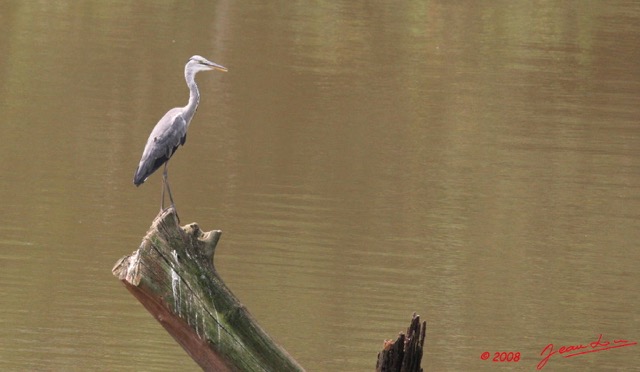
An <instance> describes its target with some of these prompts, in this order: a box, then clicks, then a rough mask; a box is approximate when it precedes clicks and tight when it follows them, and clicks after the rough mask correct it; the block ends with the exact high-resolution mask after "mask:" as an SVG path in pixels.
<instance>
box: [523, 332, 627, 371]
mask: <svg viewBox="0 0 640 372" xmlns="http://www.w3.org/2000/svg"><path fill="white" fill-rule="evenodd" d="M637 344H638V343H637V342H631V341H628V340H622V339H620V340H613V342H609V341H602V334H600V336H598V340H596V341H593V342H590V343H588V344H586V345H582V344H580V345H569V346H561V347H560V349H558V350H553V344H549V345H547V346H545V347H544V349H542V352H541V353H540V355H544V354H545V353H547V355H546V356H545V357H544V358H542V360H541V361H540V363H538V366H537V367H536V368H537V369H539V370H540V369H542V368H543V367H544V366H545V365H546V364H547V362H548V361H549V358H551V357H552V356H554V355H556V354H560V355H562V354H566V355H562V357H564V358H570V357H574V356H578V355H583V354H588V353H597V352H598V351H603V350H610V349H616V348H619V347H625V346H633V345H637ZM585 349H586V350H585Z"/></svg>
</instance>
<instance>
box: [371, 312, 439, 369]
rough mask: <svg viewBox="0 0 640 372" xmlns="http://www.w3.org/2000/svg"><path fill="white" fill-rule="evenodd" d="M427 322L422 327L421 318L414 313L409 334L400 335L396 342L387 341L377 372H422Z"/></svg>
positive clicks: (380, 356) (379, 354)
mask: <svg viewBox="0 0 640 372" xmlns="http://www.w3.org/2000/svg"><path fill="white" fill-rule="evenodd" d="M426 329H427V322H423V323H422V326H421V325H420V316H419V315H416V313H413V317H412V319H411V324H410V325H409V328H407V334H406V335H405V334H404V333H402V332H401V333H400V334H399V335H398V338H397V339H396V341H395V342H394V341H391V340H385V341H384V346H383V348H382V351H381V352H379V353H378V362H377V363H376V372H422V367H420V363H421V362H422V352H423V351H422V348H423V346H424V337H425V334H426Z"/></svg>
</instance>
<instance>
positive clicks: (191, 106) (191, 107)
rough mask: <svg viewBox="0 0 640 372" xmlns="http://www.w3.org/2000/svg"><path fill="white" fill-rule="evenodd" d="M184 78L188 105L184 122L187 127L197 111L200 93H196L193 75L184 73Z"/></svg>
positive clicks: (196, 88) (196, 87)
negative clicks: (187, 89)
mask: <svg viewBox="0 0 640 372" xmlns="http://www.w3.org/2000/svg"><path fill="white" fill-rule="evenodd" d="M184 77H185V79H186V80H187V86H188V87H189V103H187V106H186V107H185V116H186V117H185V121H186V122H187V126H189V123H191V119H192V118H193V115H194V114H195V113H196V110H197V109H198V104H199V103H200V91H198V86H197V85H196V81H195V74H194V73H192V72H191V73H190V72H188V71H185V75H184Z"/></svg>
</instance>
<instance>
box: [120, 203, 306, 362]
mask: <svg viewBox="0 0 640 372" xmlns="http://www.w3.org/2000/svg"><path fill="white" fill-rule="evenodd" d="M220 235H221V232H220V231H219V230H214V231H209V232H203V231H201V230H200V228H199V227H198V225H197V224H195V223H192V224H189V225H186V226H184V227H180V226H179V224H178V219H177V216H176V213H175V210H174V209H173V208H168V209H166V210H165V211H163V212H161V213H160V214H159V215H158V216H157V217H156V219H155V220H154V221H153V224H152V225H151V228H150V229H149V231H148V232H147V235H146V236H145V237H144V239H143V241H142V244H141V245H140V247H139V248H138V250H137V251H135V252H133V253H132V254H131V255H129V256H125V257H123V258H121V259H120V260H119V261H118V262H117V263H116V265H115V266H114V268H113V270H112V271H113V274H114V275H115V276H116V277H118V278H119V279H120V280H121V281H122V283H123V284H124V285H125V287H126V288H127V289H128V290H129V291H130V292H131V293H132V294H133V295H134V296H135V297H136V298H137V299H138V301H140V303H142V305H143V306H144V307H145V308H146V309H147V310H148V311H149V312H150V313H151V314H152V315H153V316H154V317H155V318H156V320H158V322H160V324H162V326H163V327H164V328H165V329H166V330H167V332H169V334H171V336H173V338H174V339H175V340H176V341H177V342H178V343H179V344H180V345H181V346H182V347H183V348H184V350H185V351H186V352H187V353H188V354H189V355H190V356H191V358H193V360H195V361H196V363H198V364H199V365H200V367H202V368H203V369H204V370H206V371H303V368H302V367H301V366H300V365H299V364H298V363H297V362H296V361H295V360H294V359H293V358H292V357H291V356H290V355H289V354H288V353H287V352H286V351H285V350H284V349H282V348H281V347H280V346H279V345H277V344H276V343H275V342H274V341H273V340H272V339H271V337H269V335H267V333H266V332H264V331H263V330H262V328H260V326H259V325H258V324H257V323H256V321H255V320H254V318H253V316H251V314H250V313H249V312H248V311H247V309H246V308H245V307H244V306H243V305H242V304H241V303H240V301H238V299H237V298H236V297H235V296H234V295H233V294H232V293H231V291H230V290H229V289H228V288H227V286H226V285H225V284H224V282H223V281H222V279H220V277H219V276H218V274H217V272H216V269H215V267H214V263H213V256H214V253H215V248H216V244H217V242H218V239H220Z"/></svg>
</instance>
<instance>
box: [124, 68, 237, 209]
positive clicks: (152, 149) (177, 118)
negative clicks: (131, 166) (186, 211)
mask: <svg viewBox="0 0 640 372" xmlns="http://www.w3.org/2000/svg"><path fill="white" fill-rule="evenodd" d="M209 70H219V71H227V69H226V68H225V67H223V66H220V65H218V64H216V63H213V62H211V61H209V60H207V59H206V58H203V57H201V56H193V57H191V58H190V59H189V61H188V62H187V64H186V65H185V68H184V77H185V80H186V81H187V86H188V87H189V102H188V103H187V105H186V106H184V107H176V108H173V109H171V110H169V112H167V113H166V114H164V116H163V117H162V118H161V119H160V121H158V124H156V126H155V127H154V128H153V130H152V131H151V134H150V135H149V139H148V140H147V144H146V145H145V147H144V151H143V152H142V158H141V159H140V163H139V164H138V168H137V169H136V172H135V174H134V176H133V184H134V185H136V186H140V185H141V184H143V183H144V181H146V180H147V178H148V177H149V176H150V175H151V174H153V172H155V171H156V170H158V168H160V167H161V166H162V165H164V172H163V178H162V202H161V204H160V209H161V210H163V209H164V191H165V188H166V190H167V191H168V192H169V199H170V200H171V205H172V206H174V203H173V196H172V195H171V189H170V187H169V182H168V181H167V164H168V162H169V159H171V156H172V155H173V154H174V153H175V152H176V150H177V149H178V147H179V146H180V145H184V143H185V141H186V139H187V129H189V124H190V123H191V119H193V115H194V114H195V113H196V110H197V108H198V104H199V103H200V92H199V91H198V86H197V85H196V82H195V75H196V74H197V73H198V72H200V71H209Z"/></svg>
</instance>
